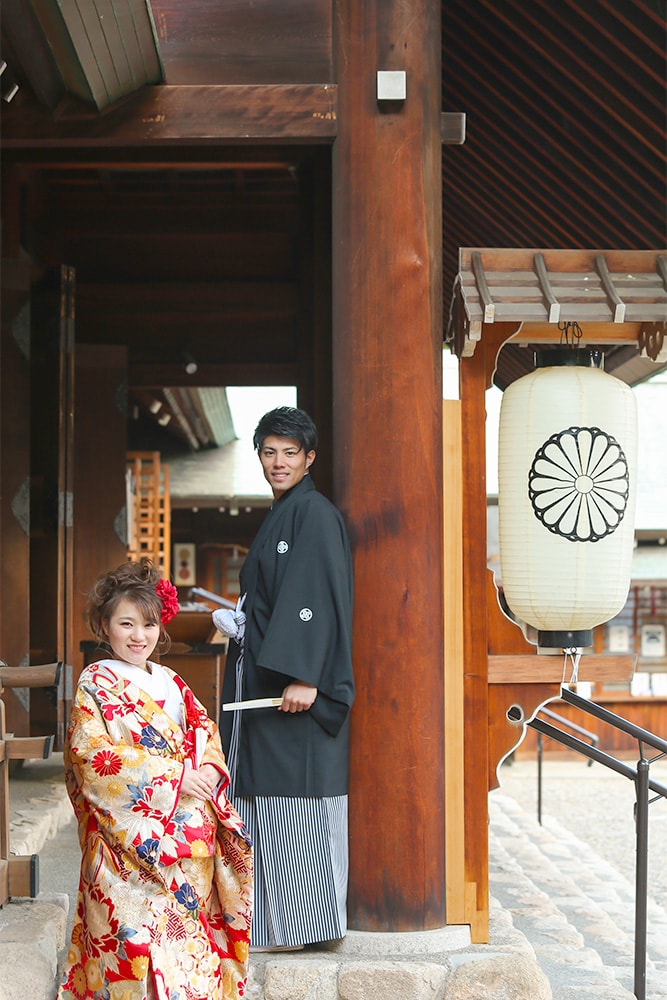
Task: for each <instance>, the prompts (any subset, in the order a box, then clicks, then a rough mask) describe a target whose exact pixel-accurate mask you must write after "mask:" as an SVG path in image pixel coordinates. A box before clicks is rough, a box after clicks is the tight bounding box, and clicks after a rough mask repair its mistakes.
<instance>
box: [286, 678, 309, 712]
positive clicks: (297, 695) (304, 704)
mask: <svg viewBox="0 0 667 1000" xmlns="http://www.w3.org/2000/svg"><path fill="white" fill-rule="evenodd" d="M316 698H317V688H316V687H315V686H314V685H313V684H304V683H303V681H298V682H295V683H294V684H288V685H287V687H286V688H285V690H284V691H283V703H282V705H281V706H280V708H279V709H278V711H279V712H307V711H308V709H309V708H310V706H311V705H312V704H313V702H314V701H315V699H316Z"/></svg>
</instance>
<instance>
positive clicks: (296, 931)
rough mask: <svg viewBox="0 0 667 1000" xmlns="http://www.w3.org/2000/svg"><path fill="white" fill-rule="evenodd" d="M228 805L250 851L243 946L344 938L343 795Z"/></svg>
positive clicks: (345, 857) (242, 799) (345, 858)
mask: <svg viewBox="0 0 667 1000" xmlns="http://www.w3.org/2000/svg"><path fill="white" fill-rule="evenodd" d="M232 801H233V803H234V805H235V807H236V809H237V810H238V811H239V813H240V814H241V817H242V818H243V820H244V822H245V824H246V826H247V827H248V832H249V833H250V837H251V840H252V841H253V844H254V848H255V899H254V910H253V921H252V929H251V936H250V944H251V946H252V945H254V946H255V947H259V948H267V947H274V946H277V945H285V946H294V945H300V944H309V943H311V942H314V941H331V940H334V939H336V938H342V937H344V936H345V933H346V931H347V906H346V898H347V875H348V844H347V795H338V796H335V797H333V798H321V799H316V798H286V797H278V796H276V797H270V798H269V797H263V796H253V797H238V798H233V799H232ZM286 845H287V846H286Z"/></svg>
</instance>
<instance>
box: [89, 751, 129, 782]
mask: <svg viewBox="0 0 667 1000" xmlns="http://www.w3.org/2000/svg"><path fill="white" fill-rule="evenodd" d="M90 763H91V765H92V767H93V770H94V771H96V772H97V774H99V775H100V777H102V778H107V777H108V776H109V775H111V774H118V772H119V771H120V769H121V767H122V766H123V762H122V761H121V759H120V757H119V756H118V754H117V753H114V751H113V750H100V752H99V753H96V754H95V756H94V757H93V759H92V760H91V762H90Z"/></svg>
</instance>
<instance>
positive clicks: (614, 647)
mask: <svg viewBox="0 0 667 1000" xmlns="http://www.w3.org/2000/svg"><path fill="white" fill-rule="evenodd" d="M608 635H609V652H610V653H629V652H630V628H629V626H628V625H610V626H609V632H608Z"/></svg>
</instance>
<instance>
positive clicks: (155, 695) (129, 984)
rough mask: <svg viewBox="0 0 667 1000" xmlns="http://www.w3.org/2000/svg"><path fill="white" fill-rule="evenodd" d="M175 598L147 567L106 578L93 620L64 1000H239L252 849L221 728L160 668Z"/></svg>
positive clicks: (78, 744)
mask: <svg viewBox="0 0 667 1000" xmlns="http://www.w3.org/2000/svg"><path fill="white" fill-rule="evenodd" d="M177 611H178V601H177V599H176V588H175V587H174V586H173V585H172V584H171V583H169V582H168V581H165V580H161V579H160V578H159V574H158V573H157V571H156V570H155V568H154V567H153V566H152V564H151V563H150V561H149V560H147V559H142V560H141V562H139V563H125V564H123V565H122V566H119V567H118V569H117V570H115V571H113V572H110V573H106V574H105V575H104V576H102V577H100V579H99V580H98V581H97V583H96V584H95V586H94V588H93V590H92V591H91V593H90V595H89V598H88V604H87V609H86V617H87V621H88V625H89V627H90V628H91V630H92V632H93V634H94V635H95V636H96V637H97V638H98V639H99V640H101V641H103V642H104V643H105V644H106V645H107V646H108V647H110V650H111V657H110V658H109V659H101V660H98V661H97V662H96V663H93V664H92V665H91V666H89V667H87V668H86V669H85V670H84V671H83V673H82V674H81V677H80V679H79V685H78V689H77V692H76V697H75V699H74V704H73V706H72V717H71V722H70V726H69V731H68V734H67V740H66V746H65V771H66V781H67V788H68V792H69V795H70V798H71V800H72V804H73V806H74V811H75V813H76V817H77V820H78V824H79V841H80V844H81V851H82V859H81V877H80V881H79V893H78V899H77V909H76V915H75V919H74V927H73V931H72V942H71V945H70V949H69V954H68V957H67V964H66V967H65V970H64V973H63V980H62V985H61V987H60V991H59V993H58V998H59V1000H239V998H241V997H243V995H244V993H245V989H246V972H247V958H248V949H249V938H250V922H251V907H252V848H251V845H250V841H249V839H248V834H247V831H246V829H245V827H244V825H243V822H242V820H241V818H240V816H239V814H238V813H237V812H236V810H235V809H234V808H233V807H232V805H231V804H230V803H229V801H228V799H227V795H226V789H227V786H228V784H229V772H228V770H227V765H226V763H225V758H224V755H223V753H222V748H221V745H220V737H219V735H218V730H217V727H216V725H215V724H214V723H213V722H212V721H211V720H210V719H209V718H208V716H207V714H206V711H205V709H204V707H203V706H202V705H201V704H200V702H199V701H198V700H197V699H196V697H195V696H194V694H193V693H192V691H191V690H190V688H189V687H188V686H187V685H186V684H185V682H184V681H183V680H182V679H181V678H180V677H179V676H178V675H177V674H175V673H174V671H173V670H170V669H169V668H167V667H164V666H160V665H159V664H157V663H155V662H152V661H151V660H150V656H151V654H152V653H153V650H154V649H155V648H156V646H157V645H158V643H161V647H162V646H164V645H165V644H168V637H167V635H166V632H165V631H164V625H165V624H166V623H168V622H169V621H170V620H171V619H172V618H173V617H174V615H175V614H176V612H177Z"/></svg>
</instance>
